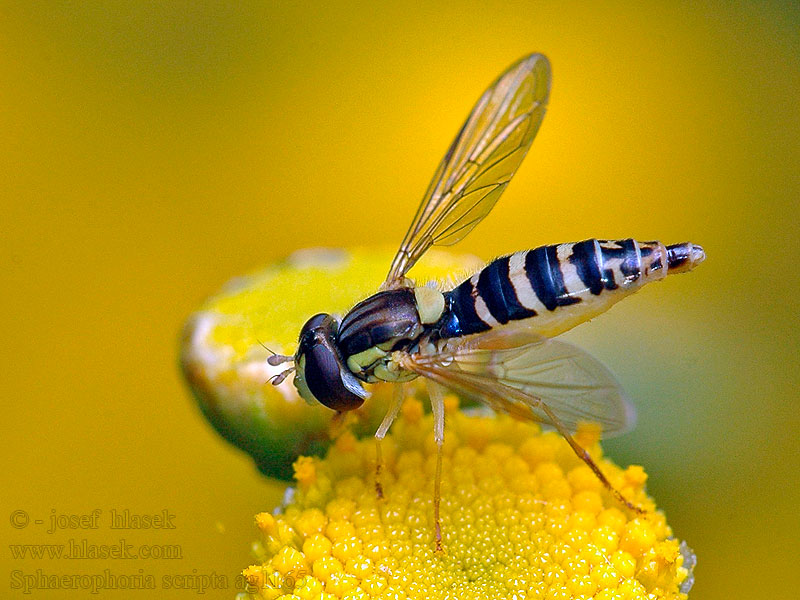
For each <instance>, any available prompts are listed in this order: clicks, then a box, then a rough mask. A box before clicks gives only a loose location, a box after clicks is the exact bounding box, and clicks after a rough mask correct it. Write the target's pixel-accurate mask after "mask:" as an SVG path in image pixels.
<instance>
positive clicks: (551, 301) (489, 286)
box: [439, 239, 705, 338]
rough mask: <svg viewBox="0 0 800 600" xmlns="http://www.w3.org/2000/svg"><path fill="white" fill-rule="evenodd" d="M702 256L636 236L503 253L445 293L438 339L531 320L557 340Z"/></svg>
mask: <svg viewBox="0 0 800 600" xmlns="http://www.w3.org/2000/svg"><path fill="white" fill-rule="evenodd" d="M704 258H705V254H704V253H703V249H702V248H701V247H700V246H696V245H693V244H690V243H686V244H676V245H673V246H665V245H664V244H662V243H661V242H637V241H636V240H633V239H626V240H615V241H608V240H595V239H591V240H585V241H582V242H575V243H567V244H558V245H551V246H540V247H539V248H535V249H533V250H525V251H522V252H517V253H515V254H511V255H509V256H503V257H501V258H498V259H496V260H494V261H492V262H491V263H490V264H488V265H487V266H486V267H484V268H483V269H482V270H481V271H479V272H478V273H476V274H475V275H473V276H472V277H470V278H469V279H467V280H466V281H464V282H463V283H461V284H460V285H459V286H457V287H456V288H455V289H453V290H451V291H450V292H447V293H446V294H445V299H446V309H445V315H444V316H443V318H442V320H441V321H440V324H439V334H440V335H441V336H442V337H444V338H450V337H458V336H462V335H469V334H473V333H479V332H482V331H487V330H489V329H492V328H494V327H499V326H501V325H506V324H508V323H509V322H512V321H520V320H523V319H529V320H530V328H531V329H532V330H534V331H536V332H538V333H541V334H542V335H549V336H552V335H557V334H558V333H561V332H563V331H566V330H567V329H570V328H572V327H574V326H575V325H577V324H578V323H581V322H583V321H585V320H587V319H590V318H592V317H593V316H595V315H597V314H599V313H601V312H603V311H605V310H606V309H608V307H609V306H611V305H612V304H614V303H615V302H617V301H619V300H621V299H622V298H624V297H625V296H627V295H628V294H631V293H633V292H634V291H636V290H637V289H639V288H640V287H641V286H642V285H644V284H645V283H647V282H649V281H655V280H658V279H663V278H664V277H666V276H667V274H670V273H674V272H683V271H688V270H689V269H691V268H692V267H693V266H694V265H696V264H697V263H699V262H701V261H702V260H703V259H704Z"/></svg>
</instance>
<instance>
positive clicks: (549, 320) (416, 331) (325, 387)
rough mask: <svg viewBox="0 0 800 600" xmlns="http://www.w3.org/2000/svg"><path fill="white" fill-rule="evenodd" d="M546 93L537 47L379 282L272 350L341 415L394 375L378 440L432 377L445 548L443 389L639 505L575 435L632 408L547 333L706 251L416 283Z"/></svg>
mask: <svg viewBox="0 0 800 600" xmlns="http://www.w3.org/2000/svg"><path fill="white" fill-rule="evenodd" d="M549 91H550V65H549V62H548V60H547V58H546V57H544V56H543V55H541V54H531V55H529V56H526V57H524V58H522V59H521V60H519V61H517V62H516V63H514V64H513V65H512V66H511V67H509V68H508V69H507V70H506V71H505V72H504V73H503V74H502V75H500V77H499V78H498V79H497V80H496V81H495V82H494V83H493V84H492V85H491V86H489V88H488V89H487V90H486V91H485V92H484V94H483V95H482V96H481V97H480V99H479V100H478V102H477V104H476V105H475V106H474V108H473V109H472V112H471V113H470V115H469V117H468V118H467V120H466V122H465V123H464V125H463V126H462V128H461V130H460V131H459V132H458V135H456V138H455V140H454V141H453V143H452V144H451V146H450V148H449V149H448V151H447V153H446V154H445V156H444V159H443V160H442V162H441V164H440V165H439V168H438V169H437V170H436V173H435V175H434V177H433V180H432V181H431V183H430V185H429V186H428V190H427V191H426V193H425V196H424V198H423V200H422V203H421V204H420V206H419V208H418V209H417V213H416V216H415V217H414V220H413V221H412V223H411V226H410V227H409V229H408V232H407V233H406V235H405V238H404V239H403V242H402V244H401V245H400V248H399V250H398V251H397V254H396V256H395V258H394V260H393V262H392V264H391V267H390V269H389V274H388V276H387V277H386V281H385V282H384V283H383V285H382V287H381V290H380V291H378V292H377V293H376V294H374V295H373V296H370V297H369V298H367V299H366V300H363V301H362V302H359V303H358V304H356V306H354V307H353V308H352V309H351V310H350V312H348V313H347V314H346V315H345V316H344V318H342V319H341V320H337V319H336V318H335V317H333V316H331V315H329V314H317V315H314V316H312V317H311V318H310V319H309V320H308V321H307V322H306V324H305V325H304V326H303V328H302V330H301V331H300V337H299V345H298V348H297V352H296V353H295V354H294V356H282V355H273V356H271V357H270V358H269V359H268V360H269V363H270V365H272V366H277V365H279V364H282V363H285V362H290V361H293V362H294V366H293V367H291V368H290V369H288V370H286V371H284V372H282V373H280V374H279V375H277V376H276V377H275V378H274V379H273V380H272V382H273V383H274V384H275V385H277V384H278V383H280V382H282V381H283V380H284V379H285V378H286V377H287V376H288V375H289V374H290V373H292V372H294V373H295V376H294V385H295V387H296V388H297V391H298V392H299V394H300V395H301V396H302V397H303V398H304V399H306V400H307V401H309V402H312V401H316V402H320V403H321V404H323V405H325V406H327V407H328V408H330V409H333V410H334V411H337V413H338V414H342V413H344V412H345V411H350V410H353V409H356V408H358V407H359V406H361V404H362V403H363V402H364V400H365V399H366V398H367V397H368V396H369V393H368V392H367V391H366V390H365V389H364V387H363V385H362V384H363V383H374V382H378V381H386V382H395V383H396V384H397V385H396V386H395V394H394V398H393V401H392V403H391V405H390V408H389V411H388V413H387V414H386V417H385V418H384V420H383V422H382V423H381V425H380V427H379V428H378V430H377V432H376V433H375V437H376V439H377V440H378V442H380V440H381V439H382V438H383V437H384V436H385V435H386V432H387V431H388V429H389V427H390V426H391V424H392V422H393V420H394V419H395V417H396V416H397V414H398V412H399V410H400V407H401V404H402V402H403V392H402V383H403V382H407V381H410V380H412V379H415V378H417V377H423V378H425V380H426V383H427V388H428V391H429V395H430V400H431V407H432V412H433V416H434V438H435V441H436V444H437V447H438V455H437V469H436V481H435V485H434V521H435V535H436V548H437V550H440V549H441V543H442V542H441V540H442V536H441V526H440V522H439V501H440V480H441V464H442V443H443V441H444V401H443V397H444V391H445V390H446V389H449V390H452V391H455V392H457V393H458V394H461V395H462V396H465V397H468V398H472V399H477V400H479V401H481V402H483V403H485V404H488V405H489V406H490V407H491V408H493V409H495V410H499V411H503V412H506V413H510V414H511V415H513V416H515V417H518V418H522V419H528V420H533V421H537V422H540V423H544V424H547V425H550V426H552V427H554V428H555V429H557V430H558V431H559V432H560V433H561V435H563V436H564V438H565V439H566V440H567V442H568V443H569V444H570V446H571V447H572V449H573V450H574V451H575V453H576V454H577V455H578V457H579V458H581V459H582V460H583V461H584V462H585V463H586V464H587V465H588V466H589V467H590V468H591V469H592V471H593V472H594V473H595V475H596V476H597V477H598V478H599V479H600V481H602V483H603V485H604V486H605V487H606V488H607V489H609V490H610V491H611V492H612V493H613V494H614V496H615V497H616V498H617V499H618V500H619V501H620V502H621V503H623V504H625V505H626V506H628V507H629V508H631V509H633V510H636V511H638V512H643V511H642V509H641V508H639V507H637V506H635V505H633V504H632V503H631V502H629V501H628V500H627V499H626V498H624V497H623V496H622V494H621V493H620V492H619V491H618V490H616V489H615V488H614V487H613V486H612V485H611V483H610V482H609V481H608V479H607V478H606V477H605V476H604V475H603V473H602V472H601V471H600V469H599V467H598V466H597V465H596V464H595V463H594V461H593V460H592V459H591V457H590V456H589V454H588V452H587V451H586V450H584V449H583V448H582V447H581V446H580V445H579V444H578V443H577V442H576V441H575V440H574V439H573V437H572V435H571V432H572V431H574V430H575V428H576V427H577V425H578V423H580V422H583V421H586V422H595V423H598V424H599V425H600V426H602V428H603V432H604V434H606V435H608V434H615V433H620V432H622V431H624V430H626V429H627V428H629V427H630V426H631V425H632V423H633V414H634V413H633V411H632V409H631V407H630V405H629V404H628V402H627V401H626V400H625V397H624V394H623V391H622V389H621V387H620V385H619V384H618V383H617V382H616V380H615V379H614V377H613V376H612V375H611V373H610V372H609V371H608V370H607V369H606V368H605V367H604V366H603V365H602V364H600V363H599V362H598V361H597V360H596V359H594V358H592V357H591V356H590V355H589V354H587V353H585V352H584V351H583V350H580V349H578V348H576V347H574V346H571V345H569V344H567V343H564V342H561V341H558V340H555V339H551V336H554V335H557V334H559V333H562V332H563V331H566V330H567V329H570V328H571V327H573V326H575V325H577V324H578V323H581V322H583V321H586V320H587V319H589V318H591V317H593V316H595V315H597V314H599V313H601V312H603V311H605V310H607V309H608V308H609V307H610V306H611V305H612V304H614V303H615V302H617V301H618V300H620V299H622V298H623V297H625V296H627V295H628V294H631V293H633V292H635V291H636V290H638V289H639V288H640V287H642V286H643V285H644V284H645V283H647V282H650V281H656V280H659V279H663V278H664V277H666V276H667V274H672V273H682V272H685V271H688V270H690V269H691V268H692V267H694V266H695V265H697V264H698V263H700V262H701V261H703V259H704V258H705V254H704V252H703V249H702V248H701V247H700V246H697V245H694V244H691V243H683V244H675V245H671V246H665V245H664V244H662V243H661V242H656V241H653V242H638V241H636V240H633V239H625V240H617V241H604V240H596V239H590V240H585V241H582V242H577V243H566V244H558V245H549V246H541V247H539V248H536V249H533V250H523V251H521V252H516V253H514V254H511V255H508V256H502V257H500V258H497V259H495V260H494V261H492V262H490V263H489V264H488V265H486V266H485V267H484V268H483V269H482V270H480V271H479V272H478V273H475V274H474V275H473V276H472V277H470V278H469V279H467V280H466V281H464V282H462V283H460V284H459V285H457V286H455V287H454V288H453V289H450V290H440V289H437V287H435V286H431V285H425V286H417V285H415V284H414V282H413V281H411V280H410V279H407V278H406V273H407V272H408V270H409V269H410V268H411V267H413V266H414V264H415V263H416V262H417V261H418V260H419V259H420V258H421V257H422V256H423V255H424V254H425V252H426V251H427V250H428V249H429V248H430V247H431V246H434V245H441V246H449V245H452V244H455V243H456V242H458V241H460V240H462V239H463V238H464V237H465V236H466V235H467V234H468V233H469V232H470V231H472V229H473V228H474V227H475V226H476V225H477V224H478V223H479V222H480V221H481V220H482V219H483V218H484V217H486V215H487V214H489V212H490V211H491V209H492V207H493V206H494V205H495V203H496V202H497V200H498V198H499V197H500V195H501V194H502V193H503V191H504V190H505V189H506V187H507V186H508V184H509V182H510V180H511V178H512V176H513V175H514V173H515V172H516V170H517V168H518V167H519V165H520V163H521V162H522V159H523V158H524V157H525V154H526V153H527V152H528V149H529V148H530V147H531V143H532V142H533V138H534V136H535V135H536V132H537V131H538V129H539V126H540V125H541V122H542V118H543V117H544V113H545V108H546V105H547V100H548V96H549ZM378 448H379V450H378V452H379V455H378V466H377V472H376V489H377V490H378V494H379V495H380V494H381V493H382V492H381V488H380V483H379V479H378V475H379V473H380V445H379V446H378Z"/></svg>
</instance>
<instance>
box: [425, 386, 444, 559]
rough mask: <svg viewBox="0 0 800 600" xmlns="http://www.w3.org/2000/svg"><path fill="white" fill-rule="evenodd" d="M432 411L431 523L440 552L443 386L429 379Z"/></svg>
mask: <svg viewBox="0 0 800 600" xmlns="http://www.w3.org/2000/svg"><path fill="white" fill-rule="evenodd" d="M425 383H426V384H427V387H428V395H429V396H430V398H431V412H433V439H434V441H435V442H436V479H435V480H434V483H433V523H434V525H433V526H434V532H435V535H436V552H442V551H443V548H442V522H441V520H440V518H439V504H440V503H441V499H442V445H443V444H444V388H442V386H440V385H439V384H438V383H434V382H433V381H431V380H430V379H428V380H427V381H426V382H425Z"/></svg>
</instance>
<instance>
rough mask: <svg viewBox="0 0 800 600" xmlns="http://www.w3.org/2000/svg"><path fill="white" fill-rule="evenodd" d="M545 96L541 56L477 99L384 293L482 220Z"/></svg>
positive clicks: (521, 152)
mask: <svg viewBox="0 0 800 600" xmlns="http://www.w3.org/2000/svg"><path fill="white" fill-rule="evenodd" d="M549 94H550V63H548V61H547V58H545V57H544V56H542V55H541V54H531V55H530V56H526V57H525V58H523V59H521V60H519V61H517V62H516V63H514V64H513V65H512V66H511V67H509V69H508V70H507V71H506V72H505V73H503V74H502V75H501V76H500V78H499V79H497V81H495V82H494V83H493V84H492V85H491V86H490V87H489V89H487V90H486V91H485V92H484V93H483V95H482V96H481V98H480V100H478V103H477V104H476V105H475V106H474V107H473V109H472V112H471V113H470V115H469V117H468V118H467V121H466V123H464V125H463V126H462V127H461V131H459V132H458V135H457V136H456V139H455V140H454V141H453V143H452V144H451V146H450V148H449V149H448V151H447V154H445V156H444V159H442V162H441V164H440V165H439V168H438V169H437V170H436V173H435V175H434V176H433V179H432V180H431V183H430V185H429V186H428V190H427V191H426V192H425V196H424V197H423V199H422V203H421V204H420V206H419V208H418V209H417V214H416V216H415V217H414V220H413V221H412V223H411V227H409V229H408V232H407V233H406V236H405V238H404V239H403V243H402V244H401V245H400V249H399V250H398V252H397V255H396V256H395V258H394V261H393V262H392V266H391V268H390V270H389V275H388V277H387V278H386V285H387V286H390V287H391V286H392V284H393V283H396V282H398V281H401V280H402V278H403V276H404V275H405V274H406V272H407V271H408V270H409V269H410V268H411V267H412V266H413V265H414V263H416V262H417V260H419V258H420V257H421V256H422V255H423V254H424V253H425V252H426V251H427V250H428V248H430V247H431V246H433V245H440V246H450V245H452V244H455V243H456V242H458V241H459V240H461V239H462V238H464V236H466V235H467V234H468V233H469V232H470V231H472V229H473V228H474V227H475V226H476V225H477V224H478V223H479V222H480V221H481V220H482V219H483V218H484V217H485V216H486V215H487V214H489V211H491V210H492V207H494V205H495V203H496V202H497V199H498V198H499V197H500V194H502V193H503V190H505V188H506V186H507V185H508V182H509V181H510V180H511V178H512V177H513V175H514V173H515V172H516V170H517V168H518V167H519V165H520V163H521V162H522V159H523V158H524V157H525V154H526V153H527V152H528V149H529V148H530V147H531V143H532V142H533V138H534V136H535V135H536V132H537V131H538V130H539V125H541V123H542V118H543V117H544V111H545V107H546V105H547V99H548V96H549Z"/></svg>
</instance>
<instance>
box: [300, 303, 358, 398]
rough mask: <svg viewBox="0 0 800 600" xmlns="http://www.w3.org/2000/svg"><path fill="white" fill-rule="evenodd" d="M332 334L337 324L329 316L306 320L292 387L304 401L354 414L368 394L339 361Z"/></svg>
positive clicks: (342, 361)
mask: <svg viewBox="0 0 800 600" xmlns="http://www.w3.org/2000/svg"><path fill="white" fill-rule="evenodd" d="M335 334H336V321H335V320H334V319H333V318H332V317H331V316H330V315H325V314H319V315H315V316H313V317H311V318H310V319H309V320H308V322H307V323H306V324H305V326H304V327H303V330H302V331H301V333H300V347H299V348H298V352H297V357H296V359H295V365H296V367H297V375H296V376H295V379H294V383H295V387H296V388H297V391H298V392H299V393H300V395H301V396H302V397H303V398H305V399H306V400H312V399H315V400H317V401H318V402H320V403H321V404H323V405H325V406H327V407H328V408H331V409H333V410H337V411H346V410H353V409H356V408H358V407H359V406H361V405H362V404H363V403H364V400H365V399H366V397H367V396H368V395H369V394H368V393H367V392H366V390H364V388H362V387H361V384H360V383H359V382H358V380H357V379H356V378H355V377H354V376H353V374H352V373H351V372H350V370H349V369H348V368H347V366H346V365H345V363H344V360H342V356H341V354H340V353H339V349H338V348H337V347H336V343H335ZM309 396H310V397H309Z"/></svg>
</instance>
